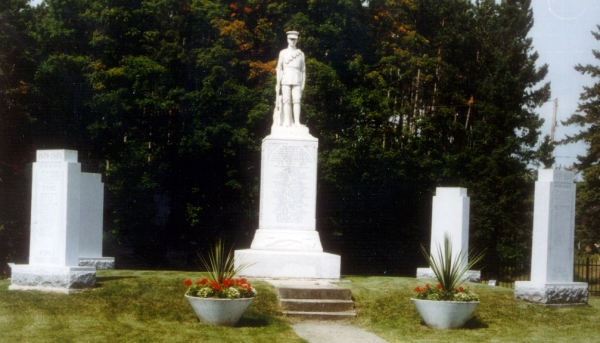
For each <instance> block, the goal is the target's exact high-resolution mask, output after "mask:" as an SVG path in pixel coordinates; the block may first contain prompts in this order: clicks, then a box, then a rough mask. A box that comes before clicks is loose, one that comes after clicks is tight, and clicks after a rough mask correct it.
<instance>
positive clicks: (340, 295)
mask: <svg viewBox="0 0 600 343" xmlns="http://www.w3.org/2000/svg"><path fill="white" fill-rule="evenodd" d="M277 292H278V295H279V298H281V299H337V300H352V291H350V290H349V289H347V288H341V287H338V286H335V285H328V286H312V287H303V288H299V287H279V288H277Z"/></svg>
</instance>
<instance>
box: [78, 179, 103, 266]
mask: <svg viewBox="0 0 600 343" xmlns="http://www.w3.org/2000/svg"><path fill="white" fill-rule="evenodd" d="M103 211H104V184H103V183H102V175H100V174H92V173H81V217H80V226H79V230H80V234H79V257H80V258H82V257H86V258H87V257H102V227H103V225H102V224H103V223H102V221H103V218H104V214H103Z"/></svg>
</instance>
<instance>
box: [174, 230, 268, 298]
mask: <svg viewBox="0 0 600 343" xmlns="http://www.w3.org/2000/svg"><path fill="white" fill-rule="evenodd" d="M198 257H200V261H201V262H202V264H203V265H204V268H206V272H207V273H208V278H203V279H201V280H197V281H196V282H192V280H191V279H187V280H185V281H184V284H185V285H186V286H188V287H189V288H188V290H187V292H186V293H185V294H186V295H188V296H191V297H199V298H228V299H239V298H254V296H255V295H256V290H255V289H254V288H253V287H252V285H251V284H250V283H248V282H247V280H246V279H245V278H235V277H236V276H237V275H239V273H240V272H241V271H242V270H244V268H247V267H248V266H250V265H251V264H249V263H240V264H238V266H237V267H236V265H235V258H234V255H233V247H231V248H229V249H226V248H225V243H223V241H222V240H221V239H219V240H218V241H217V243H216V244H215V247H214V250H212V251H209V252H208V259H205V258H204V257H203V256H202V255H201V254H200V253H198Z"/></svg>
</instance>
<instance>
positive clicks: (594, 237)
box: [561, 25, 600, 255]
mask: <svg viewBox="0 0 600 343" xmlns="http://www.w3.org/2000/svg"><path fill="white" fill-rule="evenodd" d="M597 28H598V30H599V31H598V32H592V35H593V36H594V38H595V39H596V40H600V25H598V26H597ZM592 52H593V54H594V57H595V58H596V59H600V51H597V50H593V51H592ZM575 70H577V71H578V72H580V73H581V74H582V75H586V74H587V75H590V76H591V77H593V78H594V79H596V80H597V79H598V77H600V67H599V66H595V65H591V64H587V65H581V64H578V65H577V66H575ZM579 99H580V103H579V106H578V109H577V112H576V113H575V114H573V115H571V117H569V119H567V120H566V121H564V122H562V123H563V125H576V126H579V127H581V131H580V132H579V133H577V134H574V135H572V136H567V138H566V139H564V140H563V141H562V142H561V143H563V144H567V143H574V142H585V143H586V144H587V150H586V154H585V155H582V156H577V160H578V162H577V163H575V168H576V169H577V170H579V171H581V172H582V173H583V182H581V183H580V184H578V186H577V210H576V216H575V228H576V235H575V238H576V241H577V243H578V245H579V247H580V248H581V250H579V251H578V254H580V255H585V254H586V253H596V252H597V250H596V246H595V244H596V243H600V211H599V210H600V165H599V164H598V162H599V161H600V134H599V133H600V129H599V124H600V81H597V82H596V83H595V84H594V85H593V86H590V87H588V86H585V87H583V92H582V93H581V95H580V97H579Z"/></svg>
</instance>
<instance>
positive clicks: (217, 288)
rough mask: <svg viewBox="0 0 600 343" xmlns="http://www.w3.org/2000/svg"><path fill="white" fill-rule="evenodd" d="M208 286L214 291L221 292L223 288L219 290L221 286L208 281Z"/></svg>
mask: <svg viewBox="0 0 600 343" xmlns="http://www.w3.org/2000/svg"><path fill="white" fill-rule="evenodd" d="M209 285H210V286H211V287H212V288H214V289H215V291H221V290H222V289H223V288H221V285H219V283H217V282H214V281H210V282H209Z"/></svg>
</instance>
